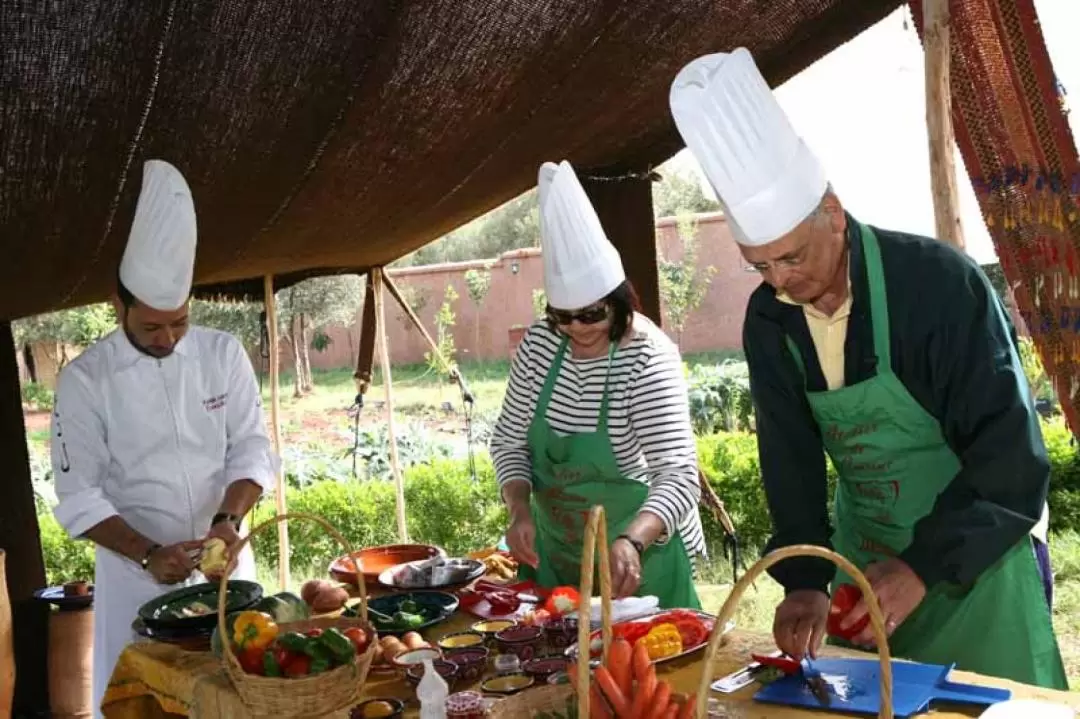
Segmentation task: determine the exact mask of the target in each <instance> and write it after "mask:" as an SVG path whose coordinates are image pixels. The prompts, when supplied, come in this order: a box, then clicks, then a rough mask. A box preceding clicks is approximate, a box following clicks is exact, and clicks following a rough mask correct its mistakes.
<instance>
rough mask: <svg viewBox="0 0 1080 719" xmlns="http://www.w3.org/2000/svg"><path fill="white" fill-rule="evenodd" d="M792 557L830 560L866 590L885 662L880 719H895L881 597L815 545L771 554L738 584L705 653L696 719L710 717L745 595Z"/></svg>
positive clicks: (841, 560)
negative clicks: (728, 635)
mask: <svg viewBox="0 0 1080 719" xmlns="http://www.w3.org/2000/svg"><path fill="white" fill-rule="evenodd" d="M791 557H818V558H819V559H827V560H829V561H830V562H832V563H833V564H835V565H836V566H838V567H840V569H843V570H844V571H845V572H847V573H848V575H849V576H851V578H852V579H854V580H855V583H856V584H857V585H858V586H859V589H861V590H862V593H863V597H864V598H865V599H866V606H867V609H868V610H869V612H870V627H871V628H872V629H873V631H874V639H875V640H876V642H877V647H878V659H879V660H880V662H881V706H879V707H878V719H893V701H892V684H893V681H892V662H891V660H890V655H889V638H888V635H887V634H886V633H885V618H884V616H882V614H881V606H880V605H879V604H878V601H877V597H876V596H875V595H874V590H873V588H872V587H871V586H870V582H869V581H868V580H867V579H866V576H865V575H864V574H863V573H862V571H860V570H859V568H858V567H856V566H855V565H854V564H852V563H851V562H850V561H848V560H847V559H845V558H844V557H843V556H841V555H839V554H837V553H836V552H834V551H832V550H831V549H826V548H825V547H819V546H816V545H812V544H796V545H792V546H790V547H783V548H781V549H777V550H775V551H773V552H769V553H768V554H766V555H765V556H764V557H762V558H761V559H759V560H758V561H757V562H755V563H754V566H752V567H750V569H749V571H747V572H746V574H744V575H743V576H742V579H740V580H739V581H738V582H736V583H735V586H734V587H733V588H732V590H731V593H730V594H729V595H728V598H727V601H725V602H724V606H723V607H722V608H721V609H720V615H719V616H718V617H717V618H716V626H714V627H713V632H712V636H711V637H710V638H709V646H708V648H707V649H706V650H705V666H704V667H703V668H702V672H701V684H700V685H699V687H698V693H697V709H696V711H695V716H696V717H697V718H698V719H705V717H706V715H707V708H708V700H709V685H710V684H711V683H712V679H713V673H714V672H715V671H716V659H717V653H718V651H719V649H720V645H721V642H722V639H723V635H724V625H725V624H727V622H728V620H729V619H731V617H732V615H733V614H735V608H736V607H737V606H738V604H739V600H740V599H742V595H743V593H744V592H746V588H747V587H748V586H750V584H751V583H752V582H753V581H754V580H755V579H756V578H757V577H758V575H760V574H761V573H762V572H764V571H765V570H766V569H768V568H769V567H771V566H772V565H774V564H776V563H777V562H781V561H783V560H785V559H790V558H791Z"/></svg>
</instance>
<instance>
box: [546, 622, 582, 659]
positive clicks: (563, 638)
mask: <svg viewBox="0 0 1080 719" xmlns="http://www.w3.org/2000/svg"><path fill="white" fill-rule="evenodd" d="M577 635H578V623H577V619H572V618H567V619H553V620H552V621H550V622H548V623H547V624H546V625H544V638H545V639H546V640H547V645H548V648H549V649H551V650H553V651H554V650H560V651H561V650H563V649H566V648H567V647H569V646H570V645H571V644H573V643H574V642H576V641H577Z"/></svg>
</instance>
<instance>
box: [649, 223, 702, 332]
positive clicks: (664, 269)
mask: <svg viewBox="0 0 1080 719" xmlns="http://www.w3.org/2000/svg"><path fill="white" fill-rule="evenodd" d="M678 231H679V238H680V239H681V240H682V246H683V256H682V260H681V261H680V262H671V261H670V260H667V259H665V258H663V257H661V258H660V261H659V270H660V297H661V299H662V300H663V303H664V312H665V314H666V315H667V319H668V323H669V324H670V325H671V329H672V330H673V331H674V332H675V338H676V343H677V344H679V346H680V347H681V346H682V334H683V329H684V328H685V327H686V321H687V320H688V319H689V318H690V315H691V314H692V313H693V312H694V310H696V309H697V308H698V307H700V306H701V303H702V301H704V299H705V293H706V292H708V290H709V284H710V283H711V282H712V276H713V274H714V273H715V272H716V269H715V268H714V267H711V266H710V267H698V261H697V222H696V221H695V220H694V218H693V217H691V216H688V215H682V216H680V217H679V218H678Z"/></svg>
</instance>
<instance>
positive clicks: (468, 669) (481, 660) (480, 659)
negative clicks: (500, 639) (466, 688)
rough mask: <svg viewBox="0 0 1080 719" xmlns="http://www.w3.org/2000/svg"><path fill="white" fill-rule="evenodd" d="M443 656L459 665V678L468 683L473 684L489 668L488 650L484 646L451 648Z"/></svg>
mask: <svg viewBox="0 0 1080 719" xmlns="http://www.w3.org/2000/svg"><path fill="white" fill-rule="evenodd" d="M443 658H444V659H445V660H446V661H448V662H453V663H454V664H456V665H457V667H458V678H459V679H461V680H462V681H464V682H465V683H466V684H472V683H473V682H475V681H476V680H477V679H479V678H480V677H482V676H483V675H484V670H485V669H487V663H488V650H487V649H486V648H484V647H469V648H466V649H450V650H447V651H444V652H443Z"/></svg>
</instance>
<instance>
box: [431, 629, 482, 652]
mask: <svg viewBox="0 0 1080 719" xmlns="http://www.w3.org/2000/svg"><path fill="white" fill-rule="evenodd" d="M437 643H438V645H439V649H441V650H442V651H443V652H454V651H459V650H461V649H477V648H479V647H482V646H484V644H485V642H484V635H483V634H481V633H480V632H454V633H453V634H447V635H446V636H443V637H440V638H439V641H438V642H437Z"/></svg>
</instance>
